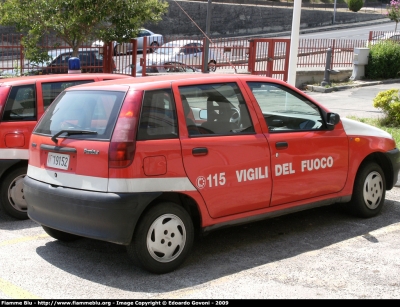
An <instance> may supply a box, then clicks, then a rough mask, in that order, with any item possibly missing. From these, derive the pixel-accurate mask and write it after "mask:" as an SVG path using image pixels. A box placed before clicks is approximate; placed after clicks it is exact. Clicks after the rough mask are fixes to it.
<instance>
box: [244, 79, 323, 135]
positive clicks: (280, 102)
mask: <svg viewBox="0 0 400 307" xmlns="http://www.w3.org/2000/svg"><path fill="white" fill-rule="evenodd" d="M247 84H248V85H249V87H250V89H251V91H252V92H253V95H254V97H255V98H256V100H257V102H258V104H259V106H260V108H261V111H262V113H263V115H264V119H265V121H266V123H267V125H268V130H269V132H286V131H307V130H320V129H323V128H324V122H323V119H322V117H321V112H320V110H319V108H318V107H317V106H316V105H314V104H313V103H312V102H311V101H309V100H307V99H306V98H305V97H303V96H301V95H299V94H298V93H296V92H294V91H292V90H290V89H288V88H286V87H285V86H283V85H279V84H274V83H266V82H265V83H264V82H248V83H247Z"/></svg>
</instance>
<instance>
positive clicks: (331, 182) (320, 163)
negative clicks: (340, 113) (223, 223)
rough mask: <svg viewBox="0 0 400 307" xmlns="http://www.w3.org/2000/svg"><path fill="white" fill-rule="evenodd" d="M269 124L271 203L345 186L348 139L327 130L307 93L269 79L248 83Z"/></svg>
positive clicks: (335, 189)
mask: <svg viewBox="0 0 400 307" xmlns="http://www.w3.org/2000/svg"><path fill="white" fill-rule="evenodd" d="M248 85H249V87H250V89H251V91H252V93H253V95H254V97H255V100H256V101H257V102H258V105H259V107H260V108H261V111H262V113H263V116H264V119H265V121H266V123H267V126H268V129H267V131H265V136H266V138H267V139H268V141H269V144H270V146H271V169H272V181H273V183H274V188H273V192H272V199H271V206H276V205H282V204H287V203H290V202H294V201H301V200H304V199H309V198H314V197H318V196H322V195H328V194H332V193H336V192H339V191H340V190H342V189H343V187H344V185H345V183H346V179H347V172H348V166H349V165H348V139H347V135H346V133H345V131H344V130H343V129H341V128H339V127H335V129H334V130H328V129H327V128H326V123H325V121H324V119H323V116H322V111H321V110H320V109H319V107H317V106H316V105H315V104H314V103H312V102H311V101H309V100H308V99H307V98H306V97H304V96H302V95H300V94H299V93H297V92H295V91H292V90H291V89H289V88H287V87H285V86H283V85H279V84H274V83H268V82H248Z"/></svg>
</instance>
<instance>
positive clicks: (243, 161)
mask: <svg viewBox="0 0 400 307" xmlns="http://www.w3.org/2000/svg"><path fill="white" fill-rule="evenodd" d="M230 80H231V81H225V82H224V81H222V80H221V81H218V82H216V81H213V82H210V81H208V83H204V84H194V85H193V81H191V82H190V81H189V82H186V83H185V82H184V83H183V84H181V85H180V86H174V95H175V97H176V100H177V104H178V105H179V107H180V109H181V110H184V111H182V112H181V113H180V114H178V116H179V117H180V120H179V123H180V126H179V135H180V140H181V145H182V154H183V163H184V167H185V171H186V173H187V176H188V178H189V180H190V181H191V182H192V184H193V185H194V186H195V187H196V188H197V190H198V191H199V193H200V194H201V195H202V197H203V199H204V201H205V203H206V205H207V208H208V211H209V214H210V216H211V217H213V218H218V217H223V216H228V215H232V214H237V213H241V212H247V211H252V210H257V209H260V208H265V207H268V206H269V203H270V197H271V189H272V183H271V169H270V158H271V157H270V151H269V146H268V142H267V140H266V138H265V136H264V135H263V134H262V132H261V130H260V128H259V125H258V121H257V118H256V116H255V113H254V110H253V109H252V108H248V105H247V103H246V95H245V93H244V92H243V90H242V88H241V86H240V85H239V84H237V83H236V82H232V79H230ZM235 80H236V79H235ZM191 83H192V84H191ZM239 114H240V116H238V115H239ZM183 117H184V118H183ZM193 121H194V122H195V124H194V125H193V124H192V123H193ZM193 126H195V127H193Z"/></svg>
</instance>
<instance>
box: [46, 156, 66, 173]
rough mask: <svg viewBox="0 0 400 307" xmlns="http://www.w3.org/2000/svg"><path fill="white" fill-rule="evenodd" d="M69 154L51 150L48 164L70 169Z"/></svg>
mask: <svg viewBox="0 0 400 307" xmlns="http://www.w3.org/2000/svg"><path fill="white" fill-rule="evenodd" d="M68 165H69V155H65V154H59V153H54V152H49V154H48V156H47V166H48V167H53V168H59V169H68Z"/></svg>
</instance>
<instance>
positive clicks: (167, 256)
mask: <svg viewBox="0 0 400 307" xmlns="http://www.w3.org/2000/svg"><path fill="white" fill-rule="evenodd" d="M193 240H194V229H193V222H192V220H191V218H190V216H189V214H188V212H187V211H186V210H185V209H183V208H182V207H180V206H178V205H176V204H175V203H171V202H166V203H160V204H158V205H156V206H155V207H153V208H151V209H150V210H149V211H147V212H146V213H145V214H144V216H143V217H142V218H141V219H140V221H139V223H138V225H137V227H136V229H135V232H134V235H133V240H132V242H131V244H130V245H128V246H127V251H128V254H129V255H130V256H131V258H132V259H133V261H134V262H135V264H137V265H139V266H141V267H143V268H145V269H146V270H148V271H150V272H153V273H156V274H163V273H168V272H171V271H173V270H175V269H176V268H177V267H179V266H180V265H181V264H182V263H183V262H184V261H185V259H186V258H187V256H188V254H189V252H190V250H191V248H192V245H193Z"/></svg>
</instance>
